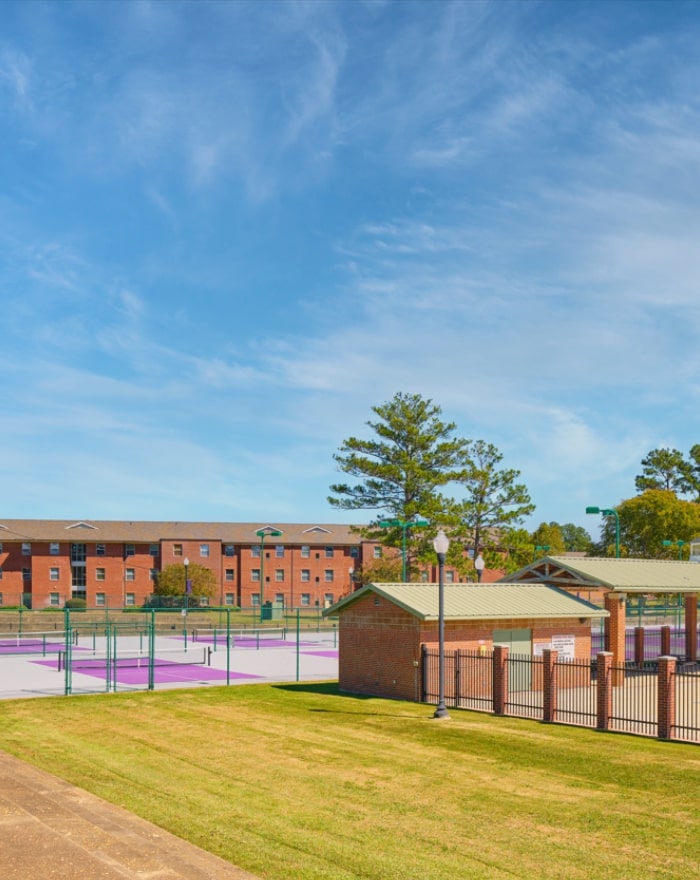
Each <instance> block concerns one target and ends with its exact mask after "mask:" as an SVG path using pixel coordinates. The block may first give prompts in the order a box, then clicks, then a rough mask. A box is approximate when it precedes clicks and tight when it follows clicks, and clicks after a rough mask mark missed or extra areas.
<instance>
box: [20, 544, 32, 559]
mask: <svg viewBox="0 0 700 880" xmlns="http://www.w3.org/2000/svg"><path fill="white" fill-rule="evenodd" d="M31 555H32V545H31V544H27V543H26V542H25V543H24V544H22V556H31Z"/></svg>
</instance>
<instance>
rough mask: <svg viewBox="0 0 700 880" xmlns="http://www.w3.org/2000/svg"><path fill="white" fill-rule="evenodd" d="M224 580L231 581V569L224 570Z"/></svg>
mask: <svg viewBox="0 0 700 880" xmlns="http://www.w3.org/2000/svg"><path fill="white" fill-rule="evenodd" d="M226 580H227V581H232V580H233V569H232V568H227V569H226Z"/></svg>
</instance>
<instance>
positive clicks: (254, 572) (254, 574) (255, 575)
mask: <svg viewBox="0 0 700 880" xmlns="http://www.w3.org/2000/svg"><path fill="white" fill-rule="evenodd" d="M250 579H251V581H259V580H260V569H259V568H253V569H251V571H250Z"/></svg>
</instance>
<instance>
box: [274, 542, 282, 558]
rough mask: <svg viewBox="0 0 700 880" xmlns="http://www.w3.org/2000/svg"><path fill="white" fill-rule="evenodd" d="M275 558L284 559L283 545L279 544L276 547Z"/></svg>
mask: <svg viewBox="0 0 700 880" xmlns="http://www.w3.org/2000/svg"><path fill="white" fill-rule="evenodd" d="M275 556H276V558H277V559H282V558H283V557H284V546H283V545H282V544H277V546H276V547H275Z"/></svg>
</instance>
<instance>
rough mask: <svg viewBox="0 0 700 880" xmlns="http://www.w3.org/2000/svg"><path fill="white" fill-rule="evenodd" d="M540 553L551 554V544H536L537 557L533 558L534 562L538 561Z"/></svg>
mask: <svg viewBox="0 0 700 880" xmlns="http://www.w3.org/2000/svg"><path fill="white" fill-rule="evenodd" d="M538 553H549V544H536V545H535V555H534V556H533V557H532V558H533V561H534V560H535V559H537V554H538Z"/></svg>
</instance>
